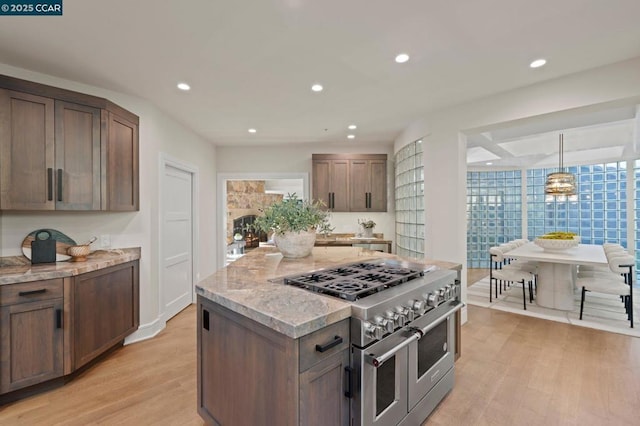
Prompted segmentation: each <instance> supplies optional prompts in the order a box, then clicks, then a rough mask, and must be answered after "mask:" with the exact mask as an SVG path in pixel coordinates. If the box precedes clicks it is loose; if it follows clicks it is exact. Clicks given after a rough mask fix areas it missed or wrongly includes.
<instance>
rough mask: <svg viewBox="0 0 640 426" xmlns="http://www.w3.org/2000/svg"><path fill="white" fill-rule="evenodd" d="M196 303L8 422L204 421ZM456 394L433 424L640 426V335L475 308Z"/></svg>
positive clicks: (12, 413) (4, 411) (15, 409)
mask: <svg viewBox="0 0 640 426" xmlns="http://www.w3.org/2000/svg"><path fill="white" fill-rule="evenodd" d="M195 323H196V321H195V308H194V307H193V306H192V307H189V308H187V309H186V310H184V311H183V312H181V313H180V314H179V315H177V316H176V317H175V318H174V319H172V320H171V321H169V323H168V325H167V328H166V330H164V331H163V332H161V333H160V334H159V335H158V336H157V337H155V338H154V339H151V340H148V341H145V342H141V343H136V344H133V345H129V346H126V347H124V348H121V349H119V350H118V351H116V352H114V353H113V354H111V355H110V356H109V357H108V358H107V359H105V360H103V361H102V362H101V363H99V364H97V365H95V366H93V367H92V368H91V369H90V370H88V371H86V372H85V373H84V374H83V375H81V376H80V377H78V378H76V379H75V380H74V381H72V382H70V383H68V384H67V385H66V386H64V387H62V388H59V389H57V390H54V391H51V392H48V393H45V394H41V395H38V396H35V397H32V398H29V399H26V400H22V401H19V402H16V403H13V404H9V405H6V406H4V407H0V425H29V426H38V425H47V426H49V425H98V424H99V425H135V426H138V425H202V424H203V423H202V421H201V420H200V418H199V416H198V415H197V413H196V354H195V349H196V334H195ZM462 339H463V345H464V346H463V353H462V357H461V358H460V360H458V362H457V363H456V384H455V387H454V389H453V391H452V392H451V393H450V394H449V395H448V396H447V397H446V399H445V400H444V401H443V402H442V403H441V404H440V406H439V407H438V408H437V409H436V411H435V412H434V413H433V414H432V415H431V416H430V417H429V419H428V420H427V422H425V423H424V424H425V425H447V426H448V425H456V426H457V425H545V426H551V425H637V424H638V418H640V405H639V404H638V401H640V339H637V338H632V337H627V336H621V335H617V334H612V333H606V332H602V331H597V330H591V329H587V328H582V327H572V326H571V325H568V324H561V323H556V322H551V321H544V320H541V319H536V318H530V317H525V316H522V315H515V314H510V313H506V312H500V311H495V310H489V309H483V308H479V307H475V306H469V321H468V322H467V324H465V325H464V326H463V327H462Z"/></svg>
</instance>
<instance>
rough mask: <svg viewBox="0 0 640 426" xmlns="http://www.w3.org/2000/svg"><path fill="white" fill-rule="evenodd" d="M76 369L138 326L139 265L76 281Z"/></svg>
mask: <svg viewBox="0 0 640 426" xmlns="http://www.w3.org/2000/svg"><path fill="white" fill-rule="evenodd" d="M72 288H73V289H72V293H73V310H72V313H73V314H72V328H73V332H72V334H73V346H74V348H73V368H74V369H77V368H79V367H81V366H82V365H84V364H86V363H87V362H89V361H91V360H92V359H94V358H95V357H97V356H98V355H100V354H101V353H103V352H104V351H106V350H107V349H109V348H111V347H112V346H115V345H116V344H118V343H119V342H120V341H122V340H123V339H124V338H125V337H126V336H127V335H129V334H131V333H132V332H133V331H135V330H136V329H137V328H138V325H139V313H138V312H139V310H138V297H139V286H138V262H137V261H134V262H128V263H123V264H122V265H117V266H113V267H111V268H107V269H102V270H99V271H95V272H90V273H87V274H81V275H78V276H76V277H74V278H73V282H72Z"/></svg>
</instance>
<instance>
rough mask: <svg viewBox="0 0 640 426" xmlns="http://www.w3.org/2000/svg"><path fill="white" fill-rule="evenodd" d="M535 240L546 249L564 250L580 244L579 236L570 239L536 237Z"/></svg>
mask: <svg viewBox="0 0 640 426" xmlns="http://www.w3.org/2000/svg"><path fill="white" fill-rule="evenodd" d="M533 242H534V243H535V244H536V245H537V246H539V247H542V249H543V250H546V251H564V250H569V249H571V248H574V247H577V246H578V244H580V239H579V238H572V239H570V240H560V239H551V238H536V239H535V240H533Z"/></svg>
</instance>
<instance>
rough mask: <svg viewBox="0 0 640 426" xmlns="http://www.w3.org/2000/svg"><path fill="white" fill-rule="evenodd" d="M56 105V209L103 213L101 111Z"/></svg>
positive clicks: (68, 105)
mask: <svg viewBox="0 0 640 426" xmlns="http://www.w3.org/2000/svg"><path fill="white" fill-rule="evenodd" d="M55 105H56V143H55V146H56V171H55V181H56V191H55V193H56V210H100V202H101V197H100V176H101V172H100V110H99V109H98V108H92V107H88V106H84V105H77V104H73V103H69V102H63V101H56V103H55Z"/></svg>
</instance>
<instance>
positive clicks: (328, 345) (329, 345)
mask: <svg viewBox="0 0 640 426" xmlns="http://www.w3.org/2000/svg"><path fill="white" fill-rule="evenodd" d="M340 343H342V337H340V336H335V337H334V338H333V340H332V341H330V342H329V343H325V344H324V345H316V351H317V352H320V353H322V352H326V351H328V350H329V349H331V348H333V347H334V346H338V345H339V344H340Z"/></svg>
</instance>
